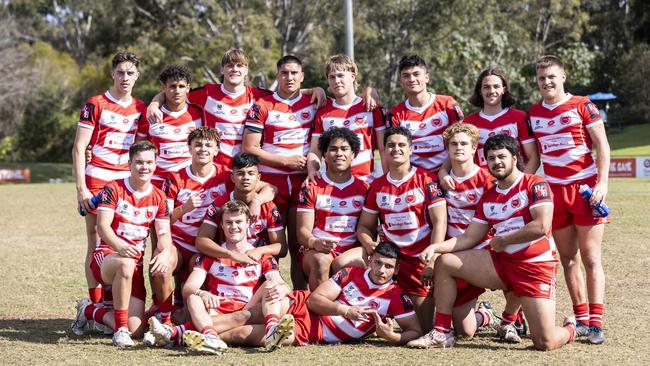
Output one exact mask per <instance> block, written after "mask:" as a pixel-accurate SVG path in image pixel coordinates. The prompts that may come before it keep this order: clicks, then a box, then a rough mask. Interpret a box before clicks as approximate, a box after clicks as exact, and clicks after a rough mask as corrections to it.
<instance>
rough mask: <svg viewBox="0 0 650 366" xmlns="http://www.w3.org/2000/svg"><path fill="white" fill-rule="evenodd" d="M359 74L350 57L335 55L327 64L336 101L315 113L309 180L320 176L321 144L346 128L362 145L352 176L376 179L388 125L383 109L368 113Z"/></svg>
mask: <svg viewBox="0 0 650 366" xmlns="http://www.w3.org/2000/svg"><path fill="white" fill-rule="evenodd" d="M358 75H359V70H358V69H357V65H356V64H355V63H354V61H352V59H350V58H349V57H348V56H345V55H336V56H332V57H330V59H329V60H328V61H327V63H326V64H325V77H326V78H327V83H328V85H329V90H330V92H331V93H332V94H333V95H334V99H333V100H332V99H329V100H328V101H327V105H326V106H325V107H323V108H321V109H319V110H318V112H316V119H315V120H314V131H313V132H312V135H311V149H310V153H309V155H308V163H307V171H308V174H309V180H310V181H314V179H315V177H319V176H320V163H321V158H322V153H321V151H320V149H319V145H318V141H319V139H320V137H321V135H322V134H323V132H325V131H327V130H328V129H330V128H332V127H345V128H348V129H350V130H352V131H353V132H354V133H356V134H357V136H359V139H360V142H361V146H360V149H359V152H358V153H356V154H355V156H354V160H353V161H352V174H353V175H354V176H355V177H357V178H360V179H363V180H365V181H367V182H372V180H373V179H374V176H373V170H374V165H375V164H374V162H375V149H377V150H378V151H379V156H380V158H381V156H383V152H384V130H385V129H386V127H385V124H386V123H385V120H384V113H383V112H382V108H381V107H380V106H377V107H375V108H374V109H372V110H370V111H367V108H366V106H365V105H364V100H363V99H362V98H361V97H358V96H357V95H356V93H355V91H356V89H357V87H358V84H359V83H358V81H357V79H358Z"/></svg>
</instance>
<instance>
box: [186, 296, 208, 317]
mask: <svg viewBox="0 0 650 366" xmlns="http://www.w3.org/2000/svg"><path fill="white" fill-rule="evenodd" d="M185 302H186V306H187V310H188V311H189V312H190V313H194V312H195V311H197V310H205V305H204V304H203V300H202V299H201V298H200V297H199V296H196V295H190V296H188V297H187V299H185Z"/></svg>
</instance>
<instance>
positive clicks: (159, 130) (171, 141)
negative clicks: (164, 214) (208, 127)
mask: <svg viewBox="0 0 650 366" xmlns="http://www.w3.org/2000/svg"><path fill="white" fill-rule="evenodd" d="M160 111H161V112H162V113H163V121H162V122H161V123H156V124H151V123H149V121H148V120H147V118H146V117H145V118H144V119H143V121H144V123H141V124H140V125H139V126H138V137H139V138H147V139H149V141H151V142H152V143H153V144H154V145H155V146H156V149H157V150H158V156H157V157H156V174H155V175H156V177H158V179H165V178H166V177H167V176H168V175H170V174H171V173H175V172H177V171H179V170H181V169H183V168H185V167H186V166H188V165H190V164H192V155H191V154H190V150H189V148H188V146H187V137H188V136H189V134H190V132H192V131H194V130H195V129H197V128H199V127H201V126H202V125H203V111H202V110H201V109H200V108H199V107H197V106H195V105H193V104H186V105H185V106H184V107H183V109H181V110H180V111H178V112H172V111H170V110H168V109H167V108H165V106H162V107H161V108H160Z"/></svg>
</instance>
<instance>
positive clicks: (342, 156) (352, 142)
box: [297, 127, 369, 290]
mask: <svg viewBox="0 0 650 366" xmlns="http://www.w3.org/2000/svg"><path fill="white" fill-rule="evenodd" d="M360 145H361V143H360V141H359V137H357V135H356V134H355V133H354V132H353V131H352V130H350V129H349V128H345V127H332V128H330V129H328V130H327V131H326V132H325V133H323V134H322V135H321V136H320V139H319V140H318V149H319V151H320V155H321V156H322V157H324V158H325V162H326V171H325V174H323V175H322V176H321V177H317V178H315V180H314V181H310V182H309V184H308V186H307V187H305V188H303V189H302V190H301V191H300V197H299V199H298V215H297V227H298V242H299V243H300V244H301V245H302V246H303V248H302V254H303V260H302V267H303V271H304V273H305V275H307V278H308V283H309V288H310V289H311V290H315V289H316V288H317V287H318V286H319V285H320V284H321V283H323V282H325V281H327V279H328V278H329V277H330V272H337V271H338V270H339V269H341V268H343V267H347V266H349V265H363V264H364V261H363V256H362V251H361V248H359V242H358V241H357V238H356V233H355V232H356V228H357V221H358V219H359V215H360V214H361V209H362V206H363V200H364V198H365V195H366V192H367V191H368V187H369V184H368V183H366V182H364V181H363V180H361V179H360V178H357V177H355V176H354V175H353V174H352V168H351V164H352V162H353V161H354V157H355V156H357V154H358V153H359V150H360ZM353 248H355V249H353Z"/></svg>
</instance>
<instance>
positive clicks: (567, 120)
mask: <svg viewBox="0 0 650 366" xmlns="http://www.w3.org/2000/svg"><path fill="white" fill-rule="evenodd" d="M560 123H561V124H563V125H568V124H569V123H571V117H569V116H564V117H562V118H561V119H560Z"/></svg>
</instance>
